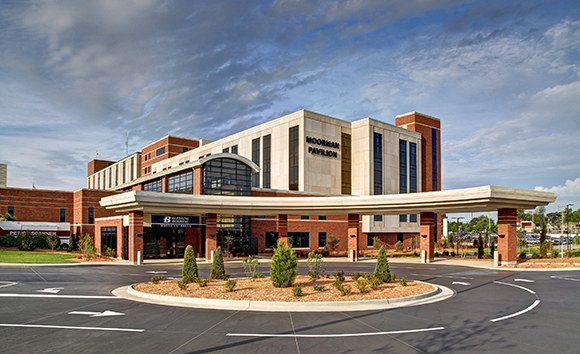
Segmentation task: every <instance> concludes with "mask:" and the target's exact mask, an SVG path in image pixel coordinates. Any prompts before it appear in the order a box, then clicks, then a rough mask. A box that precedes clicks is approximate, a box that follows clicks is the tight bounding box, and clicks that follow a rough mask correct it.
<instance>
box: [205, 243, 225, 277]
mask: <svg viewBox="0 0 580 354" xmlns="http://www.w3.org/2000/svg"><path fill="white" fill-rule="evenodd" d="M209 277H210V278H211V279H224V280H225V279H227V278H228V277H227V276H226V270H225V268H224V258H223V257H222V248H221V247H218V248H217V249H216V251H215V253H214V255H213V263H212V265H211V273H210V276H209Z"/></svg>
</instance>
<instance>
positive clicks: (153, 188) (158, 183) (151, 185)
mask: <svg viewBox="0 0 580 354" xmlns="http://www.w3.org/2000/svg"><path fill="white" fill-rule="evenodd" d="M143 190H144V191H147V192H159V193H161V192H162V191H163V181H162V180H161V179H157V180H154V181H151V182H145V183H143Z"/></svg>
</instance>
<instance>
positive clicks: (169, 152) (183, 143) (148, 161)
mask: <svg viewBox="0 0 580 354" xmlns="http://www.w3.org/2000/svg"><path fill="white" fill-rule="evenodd" d="M164 146H165V153H164V154H161V155H159V156H157V149H159V148H162V147H164ZM184 147H187V148H189V150H193V149H195V148H198V147H199V140H191V139H185V138H177V137H173V136H166V137H165V138H163V139H160V140H159V141H157V142H155V143H153V144H151V145H148V146H146V147H144V148H143V150H142V151H141V176H143V175H148V174H149V173H145V168H146V167H149V166H151V165H152V164H154V163H157V162H159V161H163V160H165V159H168V158H171V157H173V156H176V155H179V154H182V153H183V148H184ZM149 154H151V158H149ZM145 155H147V157H145Z"/></svg>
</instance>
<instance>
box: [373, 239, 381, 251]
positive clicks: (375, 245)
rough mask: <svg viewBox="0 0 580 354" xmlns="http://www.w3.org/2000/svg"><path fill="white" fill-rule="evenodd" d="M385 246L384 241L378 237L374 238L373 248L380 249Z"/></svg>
mask: <svg viewBox="0 0 580 354" xmlns="http://www.w3.org/2000/svg"><path fill="white" fill-rule="evenodd" d="M382 245H383V241H381V239H380V238H379V237H378V236H374V237H373V248H375V249H379V248H381V246H382Z"/></svg>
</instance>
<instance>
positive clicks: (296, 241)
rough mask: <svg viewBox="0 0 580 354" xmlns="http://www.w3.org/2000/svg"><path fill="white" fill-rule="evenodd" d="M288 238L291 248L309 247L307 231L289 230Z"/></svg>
mask: <svg viewBox="0 0 580 354" xmlns="http://www.w3.org/2000/svg"><path fill="white" fill-rule="evenodd" d="M288 238H289V239H291V240H292V247H293V248H309V247H310V233H309V232H289V233H288Z"/></svg>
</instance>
